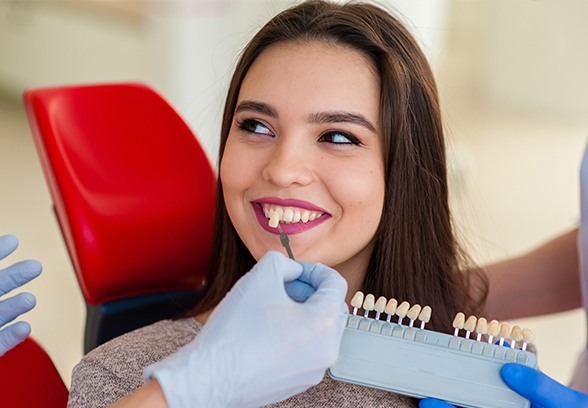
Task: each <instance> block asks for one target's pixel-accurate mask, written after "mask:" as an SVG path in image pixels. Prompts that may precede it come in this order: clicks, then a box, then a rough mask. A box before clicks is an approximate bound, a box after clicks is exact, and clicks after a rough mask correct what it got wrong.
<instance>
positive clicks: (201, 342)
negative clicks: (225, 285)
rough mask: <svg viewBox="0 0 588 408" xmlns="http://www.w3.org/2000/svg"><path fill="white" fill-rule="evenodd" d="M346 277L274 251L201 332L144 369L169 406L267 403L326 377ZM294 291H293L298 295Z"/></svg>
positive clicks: (343, 312) (340, 323)
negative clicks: (159, 388)
mask: <svg viewBox="0 0 588 408" xmlns="http://www.w3.org/2000/svg"><path fill="white" fill-rule="evenodd" d="M346 292H347V283H346V281H345V280H344V279H343V278H342V277H341V276H340V275H339V274H338V273H337V272H335V271H334V270H332V269H330V268H328V267H326V266H324V265H321V264H317V263H310V262H296V261H293V260H291V259H289V258H287V257H285V256H284V255H282V254H281V253H279V252H268V253H267V254H266V255H264V256H263V257H262V258H261V259H260V260H259V262H258V263H257V264H256V265H255V266H254V267H253V269H252V270H251V271H249V272H248V273H247V274H245V275H244V276H243V277H242V278H241V279H240V280H239V281H238V282H237V283H236V284H235V286H234V287H233V288H232V289H231V290H230V291H229V293H228V294H227V295H226V296H225V298H224V299H223V300H222V301H221V302H220V304H219V305H218V306H217V307H216V308H215V310H214V312H213V313H212V314H211V315H210V317H209V318H208V321H207V322H206V324H205V325H204V327H203V328H202V330H201V332H200V334H199V335H198V337H197V338H196V339H195V340H194V341H192V342H191V343H189V344H188V345H186V346H185V347H183V348H182V349H180V350H179V351H178V352H176V353H174V354H173V355H171V356H169V357H167V358H166V359H164V360H163V361H161V362H159V363H156V364H154V365H152V366H150V367H147V369H146V370H145V372H144V376H145V378H146V379H148V378H149V377H151V378H153V377H155V378H157V380H158V381H159V384H160V385H161V387H162V389H163V392H164V394H165V397H166V400H167V403H168V406H170V407H172V408H179V407H259V406H262V405H266V404H270V403H274V402H278V401H281V400H284V399H286V398H288V397H290V396H292V395H295V394H297V393H299V392H302V391H304V390H306V389H307V388H309V387H311V386H312V385H315V384H318V383H319V382H320V381H321V380H322V378H323V376H324V373H325V370H326V369H327V368H328V367H330V366H331V365H333V364H334V362H335V360H336V359H337V356H338V355H339V348H340V343H341V338H342V336H343V330H344V328H345V323H346V318H347V313H348V311H347V306H346V304H345V302H344V299H345V294H346ZM290 294H291V296H292V297H290Z"/></svg>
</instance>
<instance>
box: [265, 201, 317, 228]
mask: <svg viewBox="0 0 588 408" xmlns="http://www.w3.org/2000/svg"><path fill="white" fill-rule="evenodd" d="M262 208H263V213H264V214H265V216H266V217H267V218H268V219H270V220H276V221H278V222H283V223H284V224H291V223H295V222H300V221H302V222H305V223H306V222H308V221H313V220H315V219H317V218H318V217H320V216H321V215H323V213H322V212H320V211H309V210H303V209H300V208H295V207H278V206H268V205H265V204H263V205H262ZM276 226H277V224H276Z"/></svg>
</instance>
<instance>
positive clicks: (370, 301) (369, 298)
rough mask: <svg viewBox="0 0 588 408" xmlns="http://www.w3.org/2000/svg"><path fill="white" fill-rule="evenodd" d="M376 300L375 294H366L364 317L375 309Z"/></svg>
mask: <svg viewBox="0 0 588 408" xmlns="http://www.w3.org/2000/svg"><path fill="white" fill-rule="evenodd" d="M375 302H376V299H375V298H374V295H372V294H371V293H370V294H368V295H366V297H365V300H364V301H363V310H365V313H364V314H363V316H364V317H368V315H369V313H370V312H371V311H372V310H374V303H375Z"/></svg>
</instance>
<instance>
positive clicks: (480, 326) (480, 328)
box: [475, 317, 488, 341]
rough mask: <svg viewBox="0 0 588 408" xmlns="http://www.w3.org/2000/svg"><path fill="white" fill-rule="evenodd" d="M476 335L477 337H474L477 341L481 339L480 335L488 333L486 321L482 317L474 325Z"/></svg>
mask: <svg viewBox="0 0 588 408" xmlns="http://www.w3.org/2000/svg"><path fill="white" fill-rule="evenodd" d="M475 331H476V333H478V336H477V337H476V340H477V341H480V340H481V339H482V335H483V334H486V333H488V321H487V320H486V318H484V317H480V318H479V319H478V323H477V324H476V330H475Z"/></svg>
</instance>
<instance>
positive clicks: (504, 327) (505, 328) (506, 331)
mask: <svg viewBox="0 0 588 408" xmlns="http://www.w3.org/2000/svg"><path fill="white" fill-rule="evenodd" d="M510 332H511V328H510V324H508V323H507V322H504V323H500V330H499V331H498V337H500V338H503V339H509V338H510Z"/></svg>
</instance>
